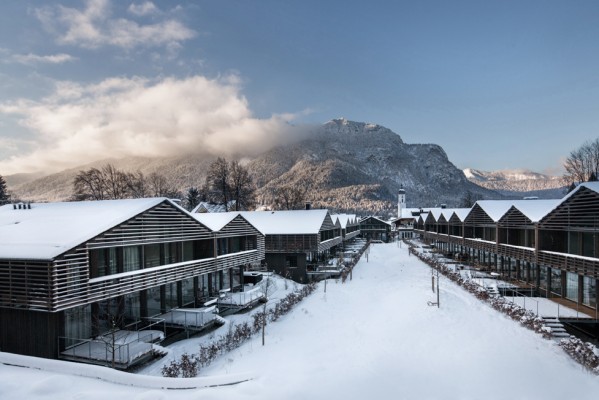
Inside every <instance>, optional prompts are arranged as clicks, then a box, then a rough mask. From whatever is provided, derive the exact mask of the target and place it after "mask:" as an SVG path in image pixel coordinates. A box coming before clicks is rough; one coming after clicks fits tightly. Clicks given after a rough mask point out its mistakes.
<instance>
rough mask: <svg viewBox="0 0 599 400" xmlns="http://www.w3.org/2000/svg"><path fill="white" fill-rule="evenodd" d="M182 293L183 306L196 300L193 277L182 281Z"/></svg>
mask: <svg viewBox="0 0 599 400" xmlns="http://www.w3.org/2000/svg"><path fill="white" fill-rule="evenodd" d="M181 295H182V301H183V306H185V305H187V304H190V303H193V302H194V300H195V298H194V292H193V278H188V279H183V280H182V281H181Z"/></svg>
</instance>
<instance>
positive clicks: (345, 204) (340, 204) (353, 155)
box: [9, 119, 501, 214]
mask: <svg viewBox="0 0 599 400" xmlns="http://www.w3.org/2000/svg"><path fill="white" fill-rule="evenodd" d="M212 161H213V159H212V158H205V157H203V156H186V157H179V158H176V157H175V158H157V159H147V158H144V159H141V158H129V159H124V160H105V161H100V162H95V163H92V164H88V165H84V166H81V167H79V168H74V169H71V170H66V171H63V172H61V173H58V174H53V175H49V176H46V177H43V178H39V179H35V180H32V181H29V182H25V183H21V184H19V185H16V186H12V187H10V188H9V189H12V190H13V191H14V192H15V194H17V195H18V196H19V197H21V198H24V199H30V200H34V201H43V200H46V201H57V200H65V199H68V198H69V197H70V195H71V191H72V180H73V178H74V176H75V175H76V174H77V172H78V171H79V170H83V169H88V168H90V167H92V166H95V167H100V166H102V165H104V164H106V162H111V163H113V164H114V165H115V166H116V167H117V168H119V169H123V170H127V171H135V170H141V171H142V172H143V173H144V174H149V173H152V172H158V173H160V174H162V175H164V176H166V177H167V178H168V179H169V180H171V181H172V182H174V184H175V185H176V186H177V187H179V188H180V189H181V190H182V191H185V190H186V189H187V188H188V187H190V186H201V185H202V183H203V182H204V179H205V173H206V171H207V169H208V165H209V164H210V163H211V162H212ZM246 165H247V166H248V168H249V169H250V171H251V173H252V174H253V177H254V181H255V183H256V185H257V188H258V191H257V194H258V198H259V199H260V200H263V201H264V202H265V203H266V204H269V203H271V202H273V200H274V198H273V192H274V189H275V188H276V187H278V186H280V185H285V184H291V185H301V186H302V187H306V188H307V200H309V201H311V202H312V203H313V205H314V207H326V208H330V209H332V210H335V211H352V212H360V213H380V214H386V212H389V213H390V214H393V213H394V212H395V210H396V202H397V191H398V189H399V188H400V187H401V185H403V187H404V189H405V190H406V193H407V203H408V204H407V205H408V207H419V206H434V205H438V204H441V203H445V204H447V205H448V206H449V207H451V206H458V205H459V203H460V201H461V199H462V198H463V197H464V194H465V193H466V192H467V191H470V192H472V193H473V194H475V195H477V197H482V198H487V199H488V198H500V197H501V195H499V194H498V193H497V192H494V191H491V190H488V189H485V188H482V187H480V186H477V185H475V184H474V183H472V182H470V181H468V180H467V179H466V177H465V176H464V174H463V173H462V171H460V170H459V169H457V168H456V167H455V166H454V165H453V164H452V163H451V162H450V161H449V160H448V159H447V155H446V154H445V151H443V149H442V148H441V147H439V146H437V145H435V144H406V143H404V142H403V141H402V139H401V137H400V136H399V135H397V134H396V133H394V132H392V131H391V130H389V129H387V128H385V127H383V126H380V125H376V124H366V123H362V122H353V121H347V120H345V119H335V120H332V121H329V122H327V123H325V124H323V125H321V126H319V127H317V128H315V129H314V132H313V133H312V135H310V137H309V138H307V139H305V140H303V141H301V142H298V143H295V144H290V145H286V146H280V147H276V148H273V149H271V150H269V151H267V152H265V153H263V154H262V155H260V156H258V157H256V158H254V159H252V160H248V161H247V164H246Z"/></svg>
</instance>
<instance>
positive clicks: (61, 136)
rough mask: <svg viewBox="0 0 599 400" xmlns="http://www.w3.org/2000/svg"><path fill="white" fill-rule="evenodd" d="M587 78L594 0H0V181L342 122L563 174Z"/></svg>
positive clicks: (224, 150) (596, 51) (598, 14)
mask: <svg viewBox="0 0 599 400" xmlns="http://www.w3.org/2000/svg"><path fill="white" fill-rule="evenodd" d="M597 71H599V2H597V1H594V0H579V1H575V2H572V1H566V0H564V1H556V0H547V1H532V0H521V1H512V0H506V1H501V2H491V1H475V0H472V1H468V0H461V1H460V0H458V1H451V2H448V1H442V0H431V1H418V2H416V1H396V2H389V1H370V2H367V3H366V2H358V1H349V0H344V1H336V0H329V1H326V2H323V1H315V0H303V1H281V0H260V1H247V0H222V1H208V0H205V1H203V0H196V1H184V0H182V1H166V0H165V1H158V0H156V1H146V0H141V1H114V0H112V1H111V0H61V1H47V0H44V1H41V0H37V1H34V0H29V1H27V0H5V1H2V2H1V4H0V174H1V175H10V174H14V173H18V172H35V171H45V172H50V171H55V170H60V169H64V168H67V167H74V166H78V165H81V164H83V163H87V162H90V161H93V160H97V159H103V158H107V157H111V156H112V157H127V156H171V155H177V154H181V153H186V152H187V153H189V152H199V153H206V154H219V155H225V156H228V155H233V156H252V155H256V154H259V153H260V152H261V151H264V150H266V149H268V148H269V147H272V146H274V145H277V144H283V143H287V142H289V141H293V140H297V139H298V138H302V137H305V134H306V132H307V131H309V129H311V127H313V126H314V125H315V124H316V125H318V124H322V123H324V122H326V121H328V120H330V119H333V118H339V117H344V118H347V119H349V120H353V121H360V122H370V123H377V124H380V125H383V126H386V127H387V128H390V129H391V130H393V131H394V132H396V133H397V134H399V135H400V136H401V137H402V139H403V140H404V141H405V142H407V143H436V144H439V145H441V146H442V147H443V148H444V149H445V151H446V152H447V154H448V157H449V159H450V161H452V162H453V163H454V164H455V165H456V166H457V167H459V168H467V167H470V168H475V169H479V170H486V171H491V170H498V169H515V168H526V169H531V170H534V171H537V172H546V173H552V174H557V175H559V174H561V173H562V166H561V165H562V162H563V160H564V159H565V157H567V156H568V154H569V153H570V152H571V151H573V150H575V149H577V148H578V147H580V146H581V145H582V144H583V143H585V142H586V141H588V140H593V139H595V138H596V137H597V136H598V133H599V73H598V72H597Z"/></svg>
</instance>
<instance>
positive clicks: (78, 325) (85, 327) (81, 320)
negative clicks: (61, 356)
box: [64, 304, 92, 347]
mask: <svg viewBox="0 0 599 400" xmlns="http://www.w3.org/2000/svg"><path fill="white" fill-rule="evenodd" d="M64 335H65V336H66V337H67V340H66V343H65V346H66V347H68V346H71V345H74V344H75V343H77V340H76V339H88V338H90V337H91V336H92V313H91V305H89V304H88V305H86V306H81V307H75V308H70V309H68V310H65V312H64ZM73 339H75V340H73Z"/></svg>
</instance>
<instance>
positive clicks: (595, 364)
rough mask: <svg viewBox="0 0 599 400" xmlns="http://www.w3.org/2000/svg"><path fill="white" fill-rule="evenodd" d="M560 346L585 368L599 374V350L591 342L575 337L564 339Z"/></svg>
mask: <svg viewBox="0 0 599 400" xmlns="http://www.w3.org/2000/svg"><path fill="white" fill-rule="evenodd" d="M559 345H560V346H561V348H562V349H564V351H565V352H566V353H568V354H569V355H570V357H572V358H573V359H575V360H576V361H578V362H579V363H580V364H582V365H583V366H584V367H585V368H587V369H589V370H590V371H592V372H594V373H596V374H599V349H598V348H597V347H596V346H595V345H593V344H592V343H589V342H586V343H585V342H583V341H582V340H580V339H579V338H577V337H574V336H570V337H569V338H567V339H562V340H561V341H560V344H559Z"/></svg>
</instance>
